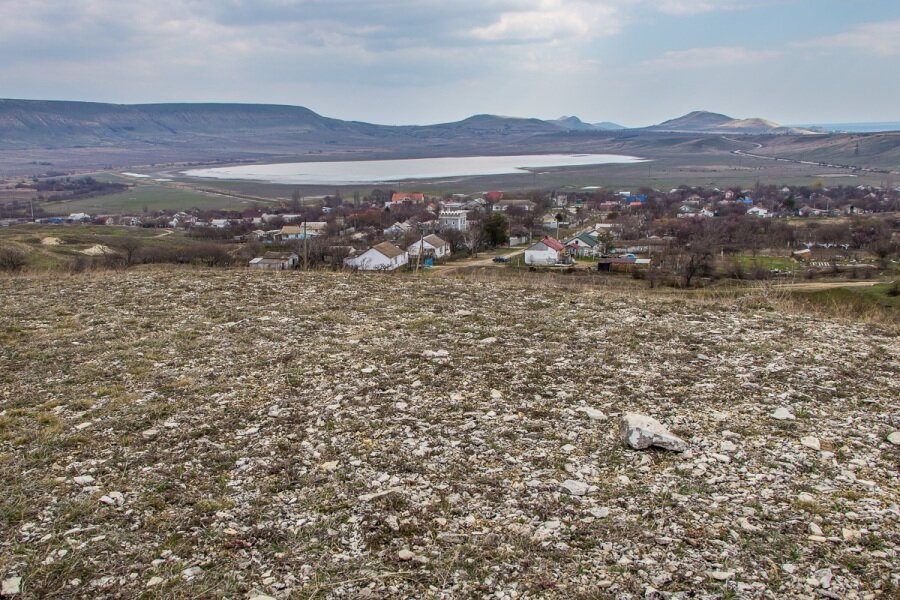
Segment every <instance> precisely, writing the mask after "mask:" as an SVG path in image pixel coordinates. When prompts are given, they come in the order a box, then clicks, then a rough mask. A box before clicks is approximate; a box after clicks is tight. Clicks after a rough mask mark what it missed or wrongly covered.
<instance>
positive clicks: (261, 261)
mask: <svg viewBox="0 0 900 600" xmlns="http://www.w3.org/2000/svg"><path fill="white" fill-rule="evenodd" d="M299 260H300V259H299V257H298V256H297V255H296V254H294V253H293V252H266V253H265V254H263V255H262V256H260V257H257V258H254V259H253V260H251V261H250V268H251V269H273V270H276V271H283V270H285V269H291V268H293V267H296V266H297V263H298V262H299Z"/></svg>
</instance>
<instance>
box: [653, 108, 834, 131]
mask: <svg viewBox="0 0 900 600" xmlns="http://www.w3.org/2000/svg"><path fill="white" fill-rule="evenodd" d="M647 129H649V130H652V131H673V132H696V133H711V134H714V133H733V134H737V133H739V134H745V135H760V134H763V135H765V134H779V135H786V134H791V135H811V134H814V133H816V132H814V131H812V130H809V129H801V128H798V127H783V126H781V125H779V124H778V123H775V122H774V121H769V120H766V119H759V118H751V119H735V118H733V117H729V116H728V115H723V114H721V113H714V112H708V111H703V110H698V111H694V112H690V113H688V114H686V115H684V116H681V117H678V118H676V119H670V120H668V121H664V122H662V123H660V124H659V125H652V126H650V127H647Z"/></svg>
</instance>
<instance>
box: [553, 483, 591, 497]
mask: <svg viewBox="0 0 900 600" xmlns="http://www.w3.org/2000/svg"><path fill="white" fill-rule="evenodd" d="M559 487H560V488H561V489H562V491H564V492H565V493H567V494H571V495H572V496H584V495H585V494H587V493H588V490H589V489H590V486H589V485H588V484H586V483H585V482H583V481H575V480H574V479H566V480H565V481H563V482H562V484H560V486H559Z"/></svg>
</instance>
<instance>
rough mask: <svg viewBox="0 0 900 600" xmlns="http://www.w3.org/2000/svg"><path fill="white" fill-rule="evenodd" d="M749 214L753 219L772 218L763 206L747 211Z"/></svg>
mask: <svg viewBox="0 0 900 600" xmlns="http://www.w3.org/2000/svg"><path fill="white" fill-rule="evenodd" d="M747 214H748V215H750V216H751V217H763V218H766V217H771V216H772V214H771V213H770V212H769V211H768V210H766V209H765V208H763V207H761V206H754V207H753V208H751V209H749V210H747Z"/></svg>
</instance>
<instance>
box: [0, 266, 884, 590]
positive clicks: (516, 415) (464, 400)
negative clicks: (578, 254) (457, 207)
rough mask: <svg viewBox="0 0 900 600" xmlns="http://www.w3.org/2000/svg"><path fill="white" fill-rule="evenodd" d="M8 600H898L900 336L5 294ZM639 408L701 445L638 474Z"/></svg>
mask: <svg viewBox="0 0 900 600" xmlns="http://www.w3.org/2000/svg"><path fill="white" fill-rule="evenodd" d="M0 304H2V311H0V347H2V352H0V490H2V493H0V581H2V584H3V588H2V593H3V594H4V595H9V596H14V597H17V598H76V597H77V598H81V597H84V598H134V597H146V598H155V597H166V598H226V597H227V598H252V597H259V596H263V597H265V596H270V597H274V598H286V597H292V598H313V597H316V598H325V597H337V598H367V597H368V598H385V597H388V598H495V599H500V598H510V599H511V598H584V599H586V598H622V599H625V598H822V597H826V598H847V599H853V598H897V597H898V595H900V570H898V568H897V565H898V564H900V558H898V556H897V554H898V550H900V508H898V504H897V503H898V501H900V480H898V477H897V471H898V465H900V448H898V446H897V445H896V444H897V443H900V439H898V437H900V434H897V433H896V430H897V429H898V427H900V422H898V420H900V378H898V372H900V368H898V367H900V344H898V339H897V337H896V335H895V332H894V331H891V330H886V329H880V328H879V327H877V326H873V325H863V324H858V323H852V322H849V321H840V320H825V319H823V318H816V317H811V316H804V315H800V314H791V313H785V312H784V311H782V310H780V309H779V307H777V306H773V305H772V304H770V303H769V302H768V301H767V300H766V299H765V298H764V297H758V298H757V297H745V298H743V299H741V300H738V301H735V300H730V301H708V302H699V301H696V300H689V299H684V298H679V297H677V296H674V295H650V294H648V293H646V292H639V293H635V294H631V295H627V294H625V293H622V292H618V293H613V292H603V291H596V290H588V289H579V288H575V287H572V288H566V289H563V288H554V287H551V286H550V285H528V284H525V283H515V282H507V283H502V282H501V283H485V282H476V281H472V280H466V279H449V278H448V279H426V280H424V281H423V280H416V279H414V278H412V277H409V276H391V275H378V276H363V275H330V274H297V273H285V274H272V273H250V272H247V271H241V270H233V271H229V270H218V271H213V270H193V269H160V270H133V271H128V272H126V273H115V272H110V273H100V274H96V273H94V274H84V275H77V276H62V277H46V276H20V277H5V278H0ZM625 412H638V413H643V414H645V415H650V416H653V417H655V418H656V419H658V420H659V421H661V422H662V423H663V424H664V425H665V426H667V427H668V428H669V430H670V431H671V432H672V433H673V434H675V435H678V436H680V437H681V438H682V439H683V440H684V441H685V442H686V443H687V446H688V449H687V450H686V451H684V452H673V451H668V450H661V449H647V450H632V449H630V448H629V447H627V446H625V445H624V444H623V442H622V440H621V439H620V437H619V421H620V417H621V415H622V414H623V413H625Z"/></svg>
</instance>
